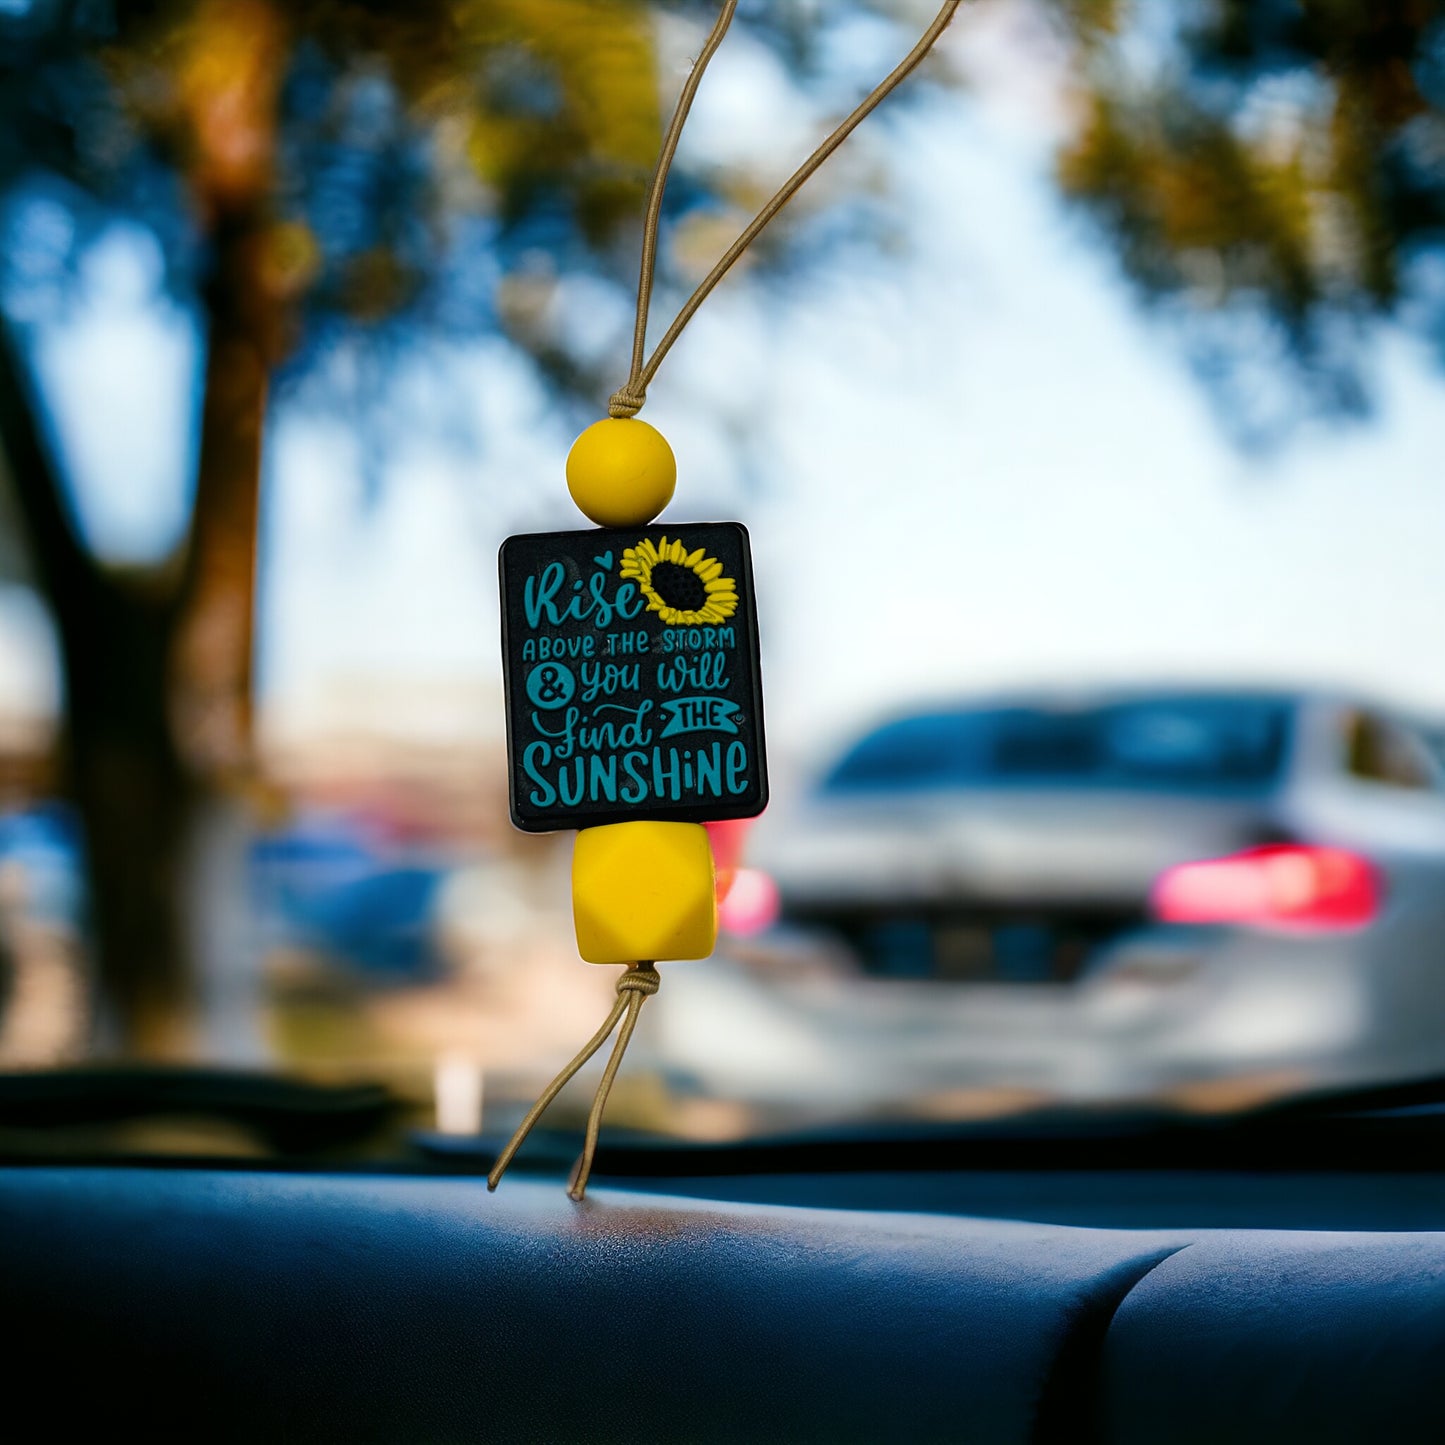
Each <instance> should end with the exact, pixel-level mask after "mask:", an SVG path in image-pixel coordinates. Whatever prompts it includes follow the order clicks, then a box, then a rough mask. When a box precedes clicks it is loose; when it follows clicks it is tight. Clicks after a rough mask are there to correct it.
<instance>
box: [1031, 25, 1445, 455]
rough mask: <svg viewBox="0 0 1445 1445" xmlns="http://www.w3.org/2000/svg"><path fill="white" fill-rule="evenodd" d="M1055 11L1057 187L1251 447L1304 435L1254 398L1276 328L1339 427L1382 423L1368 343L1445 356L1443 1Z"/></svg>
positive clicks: (1285, 358)
mask: <svg viewBox="0 0 1445 1445" xmlns="http://www.w3.org/2000/svg"><path fill="white" fill-rule="evenodd" d="M1055 5H1056V8H1057V12H1058V13H1060V14H1061V15H1063V16H1064V17H1065V19H1066V21H1067V23H1068V25H1069V28H1070V32H1071V34H1072V36H1073V37H1074V39H1075V40H1076V41H1077V42H1078V43H1077V47H1076V52H1075V53H1076V55H1077V58H1078V68H1077V79H1078V91H1077V97H1076V98H1077V104H1078V124H1077V126H1076V128H1075V130H1074V133H1073V135H1072V137H1071V138H1070V139H1069V140H1068V141H1067V143H1066V144H1065V146H1064V148H1063V151H1062V153H1061V157H1060V162H1059V177H1060V180H1061V183H1062V185H1063V188H1064V190H1065V191H1066V193H1067V194H1069V195H1070V196H1072V197H1074V198H1076V199H1077V200H1079V201H1080V202H1082V203H1083V204H1084V205H1085V206H1087V207H1088V208H1089V209H1090V210H1091V211H1092V212H1093V213H1094V215H1095V216H1096V217H1097V218H1098V219H1099V220H1100V221H1101V222H1102V224H1103V226H1104V228H1105V230H1106V233H1107V234H1108V236H1109V237H1110V239H1111V240H1112V242H1113V244H1114V245H1115V246H1116V248H1117V250H1118V253H1119V255H1120V257H1121V259H1122V261H1123V264H1124V266H1125V268H1126V270H1127V272H1128V274H1129V275H1130V276H1131V277H1132V278H1133V280H1134V281H1135V282H1136V283H1138V285H1139V286H1140V287H1141V288H1142V289H1143V291H1144V293H1145V294H1146V295H1147V296H1149V297H1150V298H1153V299H1156V300H1167V301H1170V302H1173V303H1177V304H1178V306H1179V309H1180V311H1181V313H1182V314H1183V315H1184V316H1185V318H1186V335H1188V336H1189V338H1190V340H1191V342H1192V343H1193V345H1194V347H1195V354H1196V357H1197V358H1198V359H1199V360H1200V362H1201V363H1202V365H1203V367H1204V369H1205V370H1206V372H1207V373H1208V374H1210V376H1211V377H1212V379H1213V380H1215V381H1216V382H1218V383H1220V384H1221V385H1222V386H1223V387H1224V388H1225V396H1224V400H1225V402H1226V404H1227V407H1228V409H1229V412H1230V416H1231V419H1232V421H1233V422H1234V423H1236V424H1237V425H1238V426H1239V427H1241V428H1242V430H1243V433H1244V435H1245V436H1246V437H1247V438H1249V439H1261V438H1262V437H1263V438H1267V437H1268V434H1269V432H1270V430H1271V429H1272V428H1273V427H1274V426H1275V424H1276V423H1278V422H1279V421H1280V420H1281V418H1283V419H1285V420H1286V421H1287V420H1288V416H1289V409H1288V408H1287V407H1283V408H1282V407H1280V406H1277V405H1275V406H1271V405H1269V404H1267V403H1266V402H1264V401H1263V400H1262V399H1261V397H1260V396H1257V395H1252V394H1251V389H1258V388H1261V387H1264V386H1266V385H1267V382H1268V380H1269V378H1268V375H1267V369H1264V368H1260V369H1255V370H1253V371H1251V370H1250V369H1249V362H1250V360H1251V359H1256V360H1257V359H1258V357H1259V355H1260V350H1259V348H1260V341H1261V333H1262V331H1266V330H1268V329H1269V328H1272V329H1273V332H1274V334H1275V336H1276V338H1277V340H1278V342H1279V345H1278V347H1277V348H1276V350H1275V352H1274V353H1273V354H1272V355H1271V354H1269V353H1266V360H1267V361H1271V362H1274V363H1276V369H1278V364H1279V363H1284V364H1286V365H1287V366H1288V368H1290V369H1291V370H1292V373H1293V377H1294V383H1295V388H1294V390H1295V396H1296V399H1300V398H1303V399H1304V400H1305V401H1306V402H1307V403H1308V404H1309V405H1310V406H1311V407H1312V408H1313V409H1315V410H1323V411H1326V412H1330V413H1339V412H1341V411H1344V412H1357V411H1359V410H1361V409H1363V408H1364V406H1365V405H1366V403H1367V391H1366V389H1365V387H1364V385H1363V379H1362V375H1361V372H1360V360H1361V355H1362V349H1361V348H1360V346H1359V345H1358V341H1359V329H1360V326H1361V325H1362V324H1363V323H1367V322H1369V321H1370V320H1372V319H1379V318H1383V317H1396V318H1400V319H1403V320H1405V321H1406V322H1409V323H1412V324H1416V325H1418V326H1419V327H1420V328H1421V329H1422V330H1424V331H1426V332H1427V333H1428V334H1429V335H1430V336H1431V338H1432V341H1433V343H1434V344H1435V346H1436V347H1437V348H1440V349H1441V351H1442V355H1445V288H1442V287H1441V286H1440V282H1439V278H1440V263H1441V258H1442V254H1445V5H1442V3H1441V0H1378V3H1371V4H1368V5H1365V4H1351V3H1346V0H1263V3H1252V0H1198V3H1193V4H1189V5H1182V4H1180V5H1173V6H1161V5H1159V4H1149V3H1145V0H1055ZM1261 320H1263V321H1264V322H1266V323H1267V325H1266V326H1264V327H1261V326H1260V325H1259V324H1257V323H1258V322H1260V321H1261ZM1251 322H1254V323H1256V324H1254V325H1251V324H1250V323H1251Z"/></svg>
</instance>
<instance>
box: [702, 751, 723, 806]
mask: <svg viewBox="0 0 1445 1445" xmlns="http://www.w3.org/2000/svg"><path fill="white" fill-rule="evenodd" d="M709 787H711V788H712V795H713V797H715V798H720V797H722V744H721V743H714V744H713V745H712V752H711V753H708V752H705V751H699V753H698V755H697V792H698V796H699V797H701V796H702V795H703V794H704V793H705V792H706V791H707V790H708V788H709Z"/></svg>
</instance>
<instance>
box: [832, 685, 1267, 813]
mask: <svg viewBox="0 0 1445 1445" xmlns="http://www.w3.org/2000/svg"><path fill="white" fill-rule="evenodd" d="M1288 717H1289V709H1288V707H1287V706H1286V705H1285V704H1283V703H1278V702H1258V701H1251V700H1247V699H1231V698H1220V699H1199V698H1161V699H1159V700H1157V701H1147V702H1143V701H1141V702H1127V703H1116V704H1114V705H1112V706H1108V707H1093V708H1069V707H1067V706H1060V707H1058V708H1057V709H1054V710H1048V709H1044V708H1021V707H1018V708H998V709H987V710H985V709H976V710H973V711H964V710H962V709H960V710H956V711H954V712H946V713H925V714H923V715H921V716H918V717H909V718H903V719H901V720H899V721H897V722H894V723H890V724H888V725H887V726H885V727H882V728H879V729H878V730H877V731H876V732H872V733H870V734H869V735H868V736H867V737H865V738H864V739H863V740H862V742H860V743H859V744H858V745H857V746H856V747H854V748H853V749H852V751H851V752H849V753H848V754H847V755H846V756H845V757H844V758H843V760H842V762H840V763H839V764H838V766H837V767H836V768H835V769H834V770H833V771H832V773H830V774H829V775H828V778H827V780H826V782H825V784H824V787H825V789H827V790H830V791H833V792H847V791H850V790H853V789H874V790H886V789H889V788H947V787H950V786H952V787H961V786H967V785H970V784H972V785H976V786H988V785H990V784H992V785H995V786H1004V785H1007V784H1008V783H1011V782H1015V783H1025V784H1026V783H1036V784H1037V783H1061V784H1069V783H1076V784H1080V785H1083V786H1089V787H1097V788H1110V787H1146V788H1147V787H1181V788H1190V787H1196V788H1204V789H1222V788H1231V787H1240V786H1246V787H1247V786H1250V785H1254V786H1259V785H1263V784H1266V783H1269V782H1272V781H1274V780H1275V779H1276V778H1277V777H1278V775H1279V772H1280V765H1281V759H1282V757H1283V742H1284V736H1285V728H1286V725H1287V719H1288Z"/></svg>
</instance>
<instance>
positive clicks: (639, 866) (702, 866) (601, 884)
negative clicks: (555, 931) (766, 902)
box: [572, 822, 717, 963]
mask: <svg viewBox="0 0 1445 1445" xmlns="http://www.w3.org/2000/svg"><path fill="white" fill-rule="evenodd" d="M572 918H573V921H574V923H575V924H576V925H577V951H578V952H579V953H580V954H581V955H582V957H583V958H584V959H586V960H587V962H588V963H636V962H638V961H639V960H646V961H648V962H651V961H653V960H655V959H659V958H706V957H707V956H708V954H710V953H711V952H712V950H713V945H714V944H715V943H716V942H717V891H716V887H715V885H714V882H713V862H712V849H711V848H710V847H709V846H708V840H707V831H706V829H704V828H703V826H702V824H701V823H646V822H636V823H608V824H606V825H604V826H602V827H598V828H583V829H582V831H581V832H579V833H578V834H577V843H576V846H575V847H574V849H573V852H572Z"/></svg>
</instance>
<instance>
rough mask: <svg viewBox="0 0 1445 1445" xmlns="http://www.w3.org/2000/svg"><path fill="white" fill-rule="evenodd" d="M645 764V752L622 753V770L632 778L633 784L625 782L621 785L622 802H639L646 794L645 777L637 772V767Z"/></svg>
mask: <svg viewBox="0 0 1445 1445" xmlns="http://www.w3.org/2000/svg"><path fill="white" fill-rule="evenodd" d="M646 764H647V754H646V753H623V755H622V771H623V772H625V773H626V774H627V776H628V777H629V778H631V779H632V784H633V786H629V785H628V784H627V783H624V784H623V785H622V801H623V802H624V803H640V802H641V801H642V800H643V799H644V798H645V797H646V796H647V779H646V777H644V776H643V774H642V773H640V772H638V768H639V767H645V766H646Z"/></svg>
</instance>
